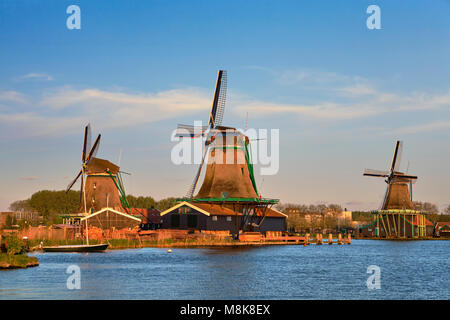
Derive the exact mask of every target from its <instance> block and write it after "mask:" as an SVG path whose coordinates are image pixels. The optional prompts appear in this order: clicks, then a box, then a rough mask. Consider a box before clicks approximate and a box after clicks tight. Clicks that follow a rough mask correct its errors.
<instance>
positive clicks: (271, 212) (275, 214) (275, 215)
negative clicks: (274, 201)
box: [256, 208, 288, 218]
mask: <svg viewBox="0 0 450 320" xmlns="http://www.w3.org/2000/svg"><path fill="white" fill-rule="evenodd" d="M256 214H257V215H258V216H263V215H264V211H262V210H261V209H257V211H256ZM265 214H266V217H271V218H287V217H288V215H287V214H284V213H283V212H281V211H278V210H276V209H274V208H267V210H266V212H265Z"/></svg>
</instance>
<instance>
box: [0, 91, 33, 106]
mask: <svg viewBox="0 0 450 320" xmlns="http://www.w3.org/2000/svg"><path fill="white" fill-rule="evenodd" d="M0 102H16V103H26V102H27V100H26V97H25V95H23V94H22V93H20V92H18V91H0Z"/></svg>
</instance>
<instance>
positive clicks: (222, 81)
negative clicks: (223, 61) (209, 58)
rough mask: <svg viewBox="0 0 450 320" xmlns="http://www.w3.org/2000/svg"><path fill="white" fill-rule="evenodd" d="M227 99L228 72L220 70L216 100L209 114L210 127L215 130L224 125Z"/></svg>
mask: <svg viewBox="0 0 450 320" xmlns="http://www.w3.org/2000/svg"><path fill="white" fill-rule="evenodd" d="M226 97H227V72H226V71H225V70H219V72H218V74H217V82H216V89H215V91H214V99H213V104H212V107H211V113H210V114H209V121H208V125H209V127H210V128H215V127H217V126H220V125H221V124H222V120H223V112H224V109H225V102H226Z"/></svg>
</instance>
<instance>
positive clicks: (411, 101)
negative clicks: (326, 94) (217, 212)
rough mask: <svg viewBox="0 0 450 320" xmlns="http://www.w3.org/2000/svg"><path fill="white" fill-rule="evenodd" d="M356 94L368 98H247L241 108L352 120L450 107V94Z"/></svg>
mask: <svg viewBox="0 0 450 320" xmlns="http://www.w3.org/2000/svg"><path fill="white" fill-rule="evenodd" d="M366 92H369V91H366ZM367 94H368V93H367ZM354 95H356V96H363V95H364V97H360V98H358V99H356V98H355V99H351V100H350V101H346V102H339V103H337V102H330V101H324V102H319V103H316V104H309V105H302V104H290V105H288V104H279V103H270V102H265V101H247V102H245V101H243V102H241V103H240V104H239V106H238V107H237V109H238V112H239V113H242V112H243V111H244V110H248V111H252V112H253V113H254V114H256V115H259V116H270V115H271V114H281V113H292V114H297V115H301V116H306V117H313V118H317V119H326V120H330V119H334V120H349V119H358V118H368V117H372V116H377V115H382V114H387V113H401V112H412V111H424V110H433V109H439V108H443V107H450V95H436V96H434V95H431V96H425V95H423V94H411V95H408V96H401V95H396V94H389V93H382V92H374V93H373V94H372V96H370V97H365V94H363V93H358V94H354Z"/></svg>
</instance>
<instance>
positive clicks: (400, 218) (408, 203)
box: [363, 141, 426, 237]
mask: <svg viewBox="0 0 450 320" xmlns="http://www.w3.org/2000/svg"><path fill="white" fill-rule="evenodd" d="M402 150H403V142H402V141H397V142H396V144H395V149H394V155H393V157H392V161H391V166H390V168H389V170H387V171H381V170H372V169H365V170H364V173H363V175H364V176H369V177H378V178H384V179H385V182H386V183H387V187H386V192H385V195H384V198H383V202H382V204H381V209H380V210H375V211H373V212H372V213H373V214H374V215H375V222H374V224H376V228H375V230H376V236H381V235H382V234H383V235H384V236H385V237H406V236H411V237H414V236H416V235H419V236H422V235H424V232H425V231H424V230H425V229H424V228H425V223H426V221H425V220H426V219H425V218H424V216H423V214H422V212H420V211H417V210H415V208H414V203H413V200H412V184H413V183H415V182H416V181H417V176H415V175H410V174H406V173H404V172H401V171H400V161H401V156H402ZM372 225H373V224H372ZM369 226H371V225H369ZM369 226H367V227H369Z"/></svg>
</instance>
